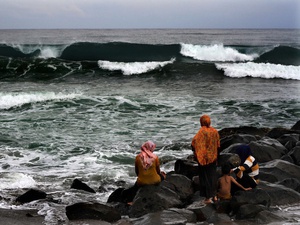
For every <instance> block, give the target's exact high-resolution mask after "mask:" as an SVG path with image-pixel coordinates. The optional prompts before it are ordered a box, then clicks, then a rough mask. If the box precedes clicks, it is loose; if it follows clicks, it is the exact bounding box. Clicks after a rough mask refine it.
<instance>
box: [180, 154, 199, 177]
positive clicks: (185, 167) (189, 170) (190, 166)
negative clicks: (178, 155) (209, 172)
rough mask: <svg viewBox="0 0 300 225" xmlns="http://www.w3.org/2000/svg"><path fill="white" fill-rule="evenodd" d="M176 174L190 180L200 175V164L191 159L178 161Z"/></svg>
mask: <svg viewBox="0 0 300 225" xmlns="http://www.w3.org/2000/svg"><path fill="white" fill-rule="evenodd" d="M174 170H175V173H177V174H182V175H184V176H186V177H188V178H189V179H193V177H194V176H197V175H198V174H199V172H198V163H197V162H196V161H194V160H191V159H177V160H176V162H175V166H174Z"/></svg>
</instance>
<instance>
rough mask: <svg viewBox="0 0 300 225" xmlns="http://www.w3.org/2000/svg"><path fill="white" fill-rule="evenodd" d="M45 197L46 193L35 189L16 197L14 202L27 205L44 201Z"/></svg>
mask: <svg viewBox="0 0 300 225" xmlns="http://www.w3.org/2000/svg"><path fill="white" fill-rule="evenodd" d="M46 197H47V194H46V192H44V191H41V190H36V189H30V190H28V191H26V192H25V193H24V194H22V195H20V196H19V197H17V199H16V201H17V202H20V203H27V202H31V201H35V200H39V199H45V198H46Z"/></svg>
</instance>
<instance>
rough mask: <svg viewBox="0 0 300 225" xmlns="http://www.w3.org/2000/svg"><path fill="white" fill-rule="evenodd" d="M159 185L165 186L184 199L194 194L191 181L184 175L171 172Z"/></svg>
mask: <svg viewBox="0 0 300 225" xmlns="http://www.w3.org/2000/svg"><path fill="white" fill-rule="evenodd" d="M161 185H163V186H166V187H168V188H170V189H171V190H173V191H174V192H176V193H177V194H178V195H179V197H180V199H181V200H183V201H185V200H187V199H189V198H190V197H191V196H192V195H193V194H194V189H193V185H192V181H191V180H190V179H189V178H187V177H186V176H184V175H181V174H172V175H170V176H168V177H167V179H166V180H165V181H163V182H162V183H161Z"/></svg>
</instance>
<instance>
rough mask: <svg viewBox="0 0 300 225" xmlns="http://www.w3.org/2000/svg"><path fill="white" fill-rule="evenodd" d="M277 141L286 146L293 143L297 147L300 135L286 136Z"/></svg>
mask: <svg viewBox="0 0 300 225" xmlns="http://www.w3.org/2000/svg"><path fill="white" fill-rule="evenodd" d="M277 140H278V141H279V142H280V143H281V144H282V145H286V143H287V142H291V144H294V146H293V147H295V146H296V143H297V142H298V141H299V134H284V135H282V136H280V137H279V138H277Z"/></svg>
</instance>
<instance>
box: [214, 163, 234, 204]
mask: <svg viewBox="0 0 300 225" xmlns="http://www.w3.org/2000/svg"><path fill="white" fill-rule="evenodd" d="M230 169H231V168H230V166H229V165H227V164H225V165H224V166H222V174H223V176H222V177H220V178H219V179H218V193H217V196H218V198H220V199H224V200H226V199H230V198H231V182H232V179H234V178H233V177H232V176H230V175H229V174H230Z"/></svg>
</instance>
